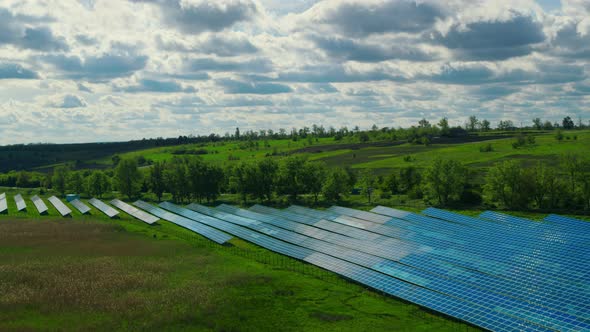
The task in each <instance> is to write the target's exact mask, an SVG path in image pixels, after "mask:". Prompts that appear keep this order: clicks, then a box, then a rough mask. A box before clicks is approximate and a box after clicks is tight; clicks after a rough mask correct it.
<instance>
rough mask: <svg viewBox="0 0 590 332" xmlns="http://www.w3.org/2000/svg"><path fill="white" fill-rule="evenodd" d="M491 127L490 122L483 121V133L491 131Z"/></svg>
mask: <svg viewBox="0 0 590 332" xmlns="http://www.w3.org/2000/svg"><path fill="white" fill-rule="evenodd" d="M490 126H491V123H490V121H488V120H486V119H484V120H482V121H481V130H482V131H489V130H490V128H491V127H490Z"/></svg>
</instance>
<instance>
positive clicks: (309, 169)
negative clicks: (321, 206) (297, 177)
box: [301, 161, 326, 203]
mask: <svg viewBox="0 0 590 332" xmlns="http://www.w3.org/2000/svg"><path fill="white" fill-rule="evenodd" d="M325 179H326V164H324V163H323V162H318V161H307V162H305V164H304V166H303V174H302V177H301V180H302V182H303V187H304V191H305V192H306V193H309V194H311V195H313V200H314V202H315V203H317V202H318V197H319V195H320V194H321V193H322V186H323V183H324V181H325Z"/></svg>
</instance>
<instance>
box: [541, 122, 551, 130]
mask: <svg viewBox="0 0 590 332" xmlns="http://www.w3.org/2000/svg"><path fill="white" fill-rule="evenodd" d="M543 129H545V130H553V124H552V123H551V121H545V123H543Z"/></svg>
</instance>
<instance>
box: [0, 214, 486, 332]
mask: <svg viewBox="0 0 590 332" xmlns="http://www.w3.org/2000/svg"><path fill="white" fill-rule="evenodd" d="M0 243H1V246H0V280H2V282H1V283H0V294H2V296H1V297H0V330H62V329H66V330H69V329H73V330H96V329H99V330H107V329H113V330H139V329H141V330H170V331H172V330H174V331H176V330H191V331H205V330H216V331H277V330H281V331H285V330H290V331H301V330H309V331H318V330H338V331H368V330H393V331H427V330H428V331H432V330H436V331H457V330H460V331H467V330H469V331H471V330H477V329H475V328H472V327H470V326H467V325H464V324H462V323H459V322H455V321H453V320H450V319H447V318H444V317H441V316H438V315H435V314H432V313H429V312H427V311H424V310H422V309H420V308H419V307H417V306H415V305H412V304H408V303H405V302H402V301H399V300H396V299H394V298H391V297H386V296H382V295H379V294H377V293H375V292H372V291H369V290H366V289H364V288H363V287H361V286H358V285H355V284H352V283H349V282H348V281H345V280H343V279H341V278H339V277H337V276H335V275H333V274H331V273H329V272H326V271H323V270H320V269H318V268H315V267H313V266H310V265H308V264H305V263H302V262H298V261H295V260H293V259H289V258H286V257H284V256H280V255H276V254H273V253H271V252H268V251H266V250H264V249H261V248H258V247H255V246H253V245H250V244H248V243H245V242H243V241H241V240H238V239H234V240H232V243H231V244H230V245H229V246H218V245H215V244H213V243H212V242H210V241H208V240H205V239H203V238H201V237H200V236H198V235H196V234H194V233H190V232H188V231H185V230H183V229H180V228H178V227H176V226H174V225H171V224H169V223H167V222H160V225H159V226H155V227H149V226H147V225H143V224H141V223H139V222H137V221H133V220H130V219H128V218H126V217H123V218H122V219H120V220H116V221H110V220H107V219H105V218H100V217H98V218H91V217H87V218H79V217H78V216H75V217H74V218H73V219H65V220H64V219H63V218H57V217H53V216H47V217H37V218H28V217H16V218H15V217H12V216H3V217H0Z"/></svg>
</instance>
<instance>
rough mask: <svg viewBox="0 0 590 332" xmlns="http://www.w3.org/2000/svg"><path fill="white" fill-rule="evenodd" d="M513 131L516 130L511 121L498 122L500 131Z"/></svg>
mask: <svg viewBox="0 0 590 332" xmlns="http://www.w3.org/2000/svg"><path fill="white" fill-rule="evenodd" d="M513 129H514V123H513V122H512V121H510V120H506V121H502V120H500V122H498V130H513Z"/></svg>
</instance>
